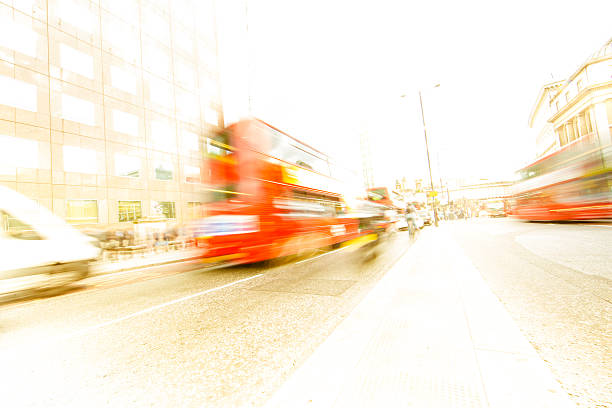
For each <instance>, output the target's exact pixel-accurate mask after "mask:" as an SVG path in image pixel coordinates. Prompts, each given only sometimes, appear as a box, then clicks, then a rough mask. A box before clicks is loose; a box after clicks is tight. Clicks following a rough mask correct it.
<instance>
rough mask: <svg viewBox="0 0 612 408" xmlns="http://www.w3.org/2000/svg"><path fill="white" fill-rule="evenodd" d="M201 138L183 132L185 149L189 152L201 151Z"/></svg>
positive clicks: (191, 133) (186, 131) (188, 132)
mask: <svg viewBox="0 0 612 408" xmlns="http://www.w3.org/2000/svg"><path fill="white" fill-rule="evenodd" d="M199 139H200V138H199V137H198V135H197V134H195V133H193V132H190V131H188V130H185V131H183V148H185V149H187V150H193V151H198V150H200V148H199V145H200V142H199Z"/></svg>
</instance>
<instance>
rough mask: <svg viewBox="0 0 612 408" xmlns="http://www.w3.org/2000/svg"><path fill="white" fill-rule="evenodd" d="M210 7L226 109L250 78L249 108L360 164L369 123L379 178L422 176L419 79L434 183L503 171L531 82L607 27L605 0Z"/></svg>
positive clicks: (564, 71) (521, 125)
mask: <svg viewBox="0 0 612 408" xmlns="http://www.w3.org/2000/svg"><path fill="white" fill-rule="evenodd" d="M220 3H221V4H220ZM217 4H218V7H220V10H219V15H220V16H219V23H218V25H219V30H220V46H221V53H222V54H221V61H222V75H223V81H224V104H225V106H224V107H225V109H226V112H227V113H226V115H227V117H228V118H229V119H230V120H235V119H236V118H238V117H240V116H245V115H246V114H248V101H247V98H246V95H247V94H248V92H247V89H248V88H249V82H250V90H251V92H250V94H251V108H252V113H253V115H254V116H257V117H260V118H261V119H263V120H266V121H267V122H269V123H271V124H273V125H275V126H277V127H279V128H281V129H283V130H285V131H287V132H288V133H290V134H292V135H294V136H295V137H298V138H300V139H301V140H303V141H305V142H307V143H309V144H311V145H312V146H314V147H316V148H318V149H320V150H323V151H325V152H327V153H328V154H330V156H332V157H334V158H336V159H337V160H339V161H341V162H343V163H345V164H347V165H349V166H351V167H353V168H355V169H357V170H359V171H360V168H361V154H360V149H359V134H360V133H361V132H367V133H368V134H369V137H370V140H371V145H372V157H373V166H374V174H375V180H376V183H377V184H388V183H391V182H392V181H393V180H395V179H396V178H400V177H402V176H406V177H407V179H408V180H413V179H415V178H426V177H427V174H428V173H427V162H426V153H425V145H424V136H423V127H422V123H421V116H420V115H421V114H420V110H419V99H418V90H419V89H422V93H423V103H424V109H425V115H426V121H427V127H428V137H429V141H430V155H431V160H432V172H433V176H434V179H438V178H439V176H440V175H441V176H442V177H455V178H489V179H494V180H500V179H509V178H510V177H511V175H512V172H513V171H514V170H516V169H518V168H519V167H520V166H521V165H523V164H524V163H525V162H526V161H529V160H530V159H531V158H532V157H533V155H534V148H535V139H534V138H535V135H534V134H533V133H532V131H530V130H529V128H528V126H527V121H528V116H529V112H530V110H531V107H532V106H533V104H534V103H535V98H536V96H537V94H538V92H539V90H540V87H541V86H542V85H544V84H545V83H547V82H551V81H552V80H553V78H554V79H556V80H558V79H563V78H566V77H567V76H569V75H570V74H571V73H572V72H573V71H574V70H576V69H577V68H578V66H579V65H580V64H581V63H582V62H583V61H584V60H585V59H586V58H587V57H588V56H589V55H590V54H591V53H592V52H594V51H595V50H596V49H597V48H599V47H600V46H601V45H602V44H603V43H604V42H605V41H606V40H607V39H608V38H609V37H610V36H611V35H612V24H611V23H610V16H611V15H612V1H609V0H598V1H592V0H591V1H589V0H586V1H575V0H574V1H571V2H570V1H564V0H556V1H536V0H530V1H522V0H521V1H511V2H496V1H490V0H489V1H476V0H466V1H441V0H434V1H432V0H427V1H418V2H417V1H399V0H398V1H389V0H382V1H381V0H379V1H355V0H351V1H344V0H342V1H331V0H309V1H306V2H304V1H289V0H247V1H246V4H245V2H244V0H236V1H235V2H233V3H231V4H228V3H225V2H222V1H218V2H217ZM245 6H246V7H245ZM247 9H248V27H249V30H248V36H247V35H246V34H245V27H246V21H247V20H246V19H245V14H247V13H245V11H246V10H247ZM249 73H250V74H249ZM247 78H250V81H249V80H248V79H247ZM436 83H440V87H439V88H433V85H435V84H436ZM402 94H405V95H406V97H405V98H400V96H401V95H402ZM438 158H439V160H438ZM440 173H441V174H440Z"/></svg>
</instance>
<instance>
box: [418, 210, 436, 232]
mask: <svg viewBox="0 0 612 408" xmlns="http://www.w3.org/2000/svg"><path fill="white" fill-rule="evenodd" d="M418 213H419V217H420V218H421V220H422V222H423V225H431V224H433V215H432V214H431V212H430V211H429V210H427V209H425V208H423V209H420V210H419V211H418ZM421 228H422V227H421Z"/></svg>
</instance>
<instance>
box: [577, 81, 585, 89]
mask: <svg viewBox="0 0 612 408" xmlns="http://www.w3.org/2000/svg"><path fill="white" fill-rule="evenodd" d="M576 88H577V89H578V92H580V91H581V90H582V88H584V83H583V82H582V79H579V80H578V81H576Z"/></svg>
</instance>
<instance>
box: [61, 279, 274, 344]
mask: <svg viewBox="0 0 612 408" xmlns="http://www.w3.org/2000/svg"><path fill="white" fill-rule="evenodd" d="M260 276H263V273H260V274H257V275H254V276H250V277H248V278H244V279H240V280H237V281H234V282H231V283H227V284H225V285H221V286H217V287H216V288H212V289H206V290H203V291H201V292H197V293H193V294H191V295H188V296H183V297H182V298H178V299H175V300H171V301H169V302H165V303H162V304H159V305H156V306H151V307H148V308H146V309H143V310H140V311H138V312H134V313H130V314H129V315H126V316H123V317H120V318H118V319H113V320H109V321H107V322H104V323H100V324H96V325H93V326H89V327H86V328H84V329H81V330H77V331H76V332H73V333H70V334H67V335H65V336H60V337H59V338H58V339H57V340H67V339H70V338H72V337H77V336H82V335H84V334H87V333H89V332H92V331H94V330H97V329H101V328H103V327H106V326H110V325H112V324H115V323H120V322H122V321H124V320H128V319H131V318H133V317H137V316H141V315H144V314H147V313H151V312H153V311H155V310H159V309H162V308H164V307H167V306H171V305H174V304H176V303H180V302H184V301H185V300H189V299H193V298H195V297H198V296H202V295H206V294H208V293H212V292H216V291H218V290H221V289H225V288H228V287H230V286H233V285H236V284H238V283H242V282H246V281H248V280H251V279H255V278H258V277H260Z"/></svg>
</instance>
